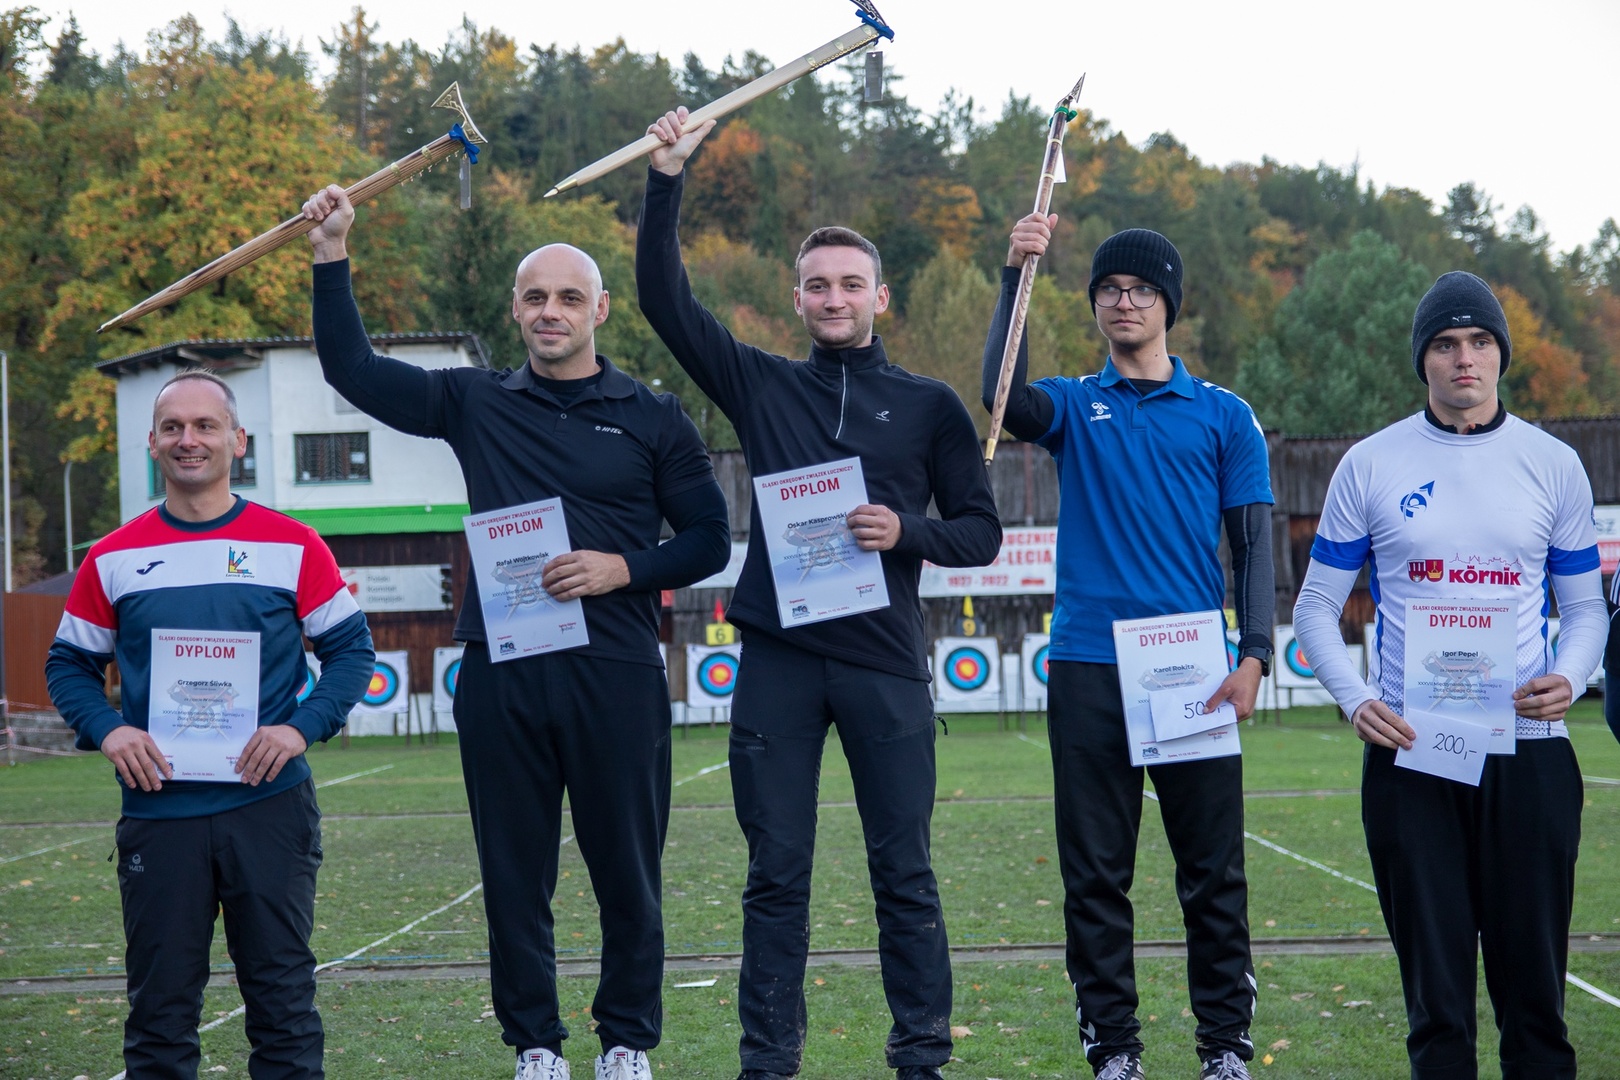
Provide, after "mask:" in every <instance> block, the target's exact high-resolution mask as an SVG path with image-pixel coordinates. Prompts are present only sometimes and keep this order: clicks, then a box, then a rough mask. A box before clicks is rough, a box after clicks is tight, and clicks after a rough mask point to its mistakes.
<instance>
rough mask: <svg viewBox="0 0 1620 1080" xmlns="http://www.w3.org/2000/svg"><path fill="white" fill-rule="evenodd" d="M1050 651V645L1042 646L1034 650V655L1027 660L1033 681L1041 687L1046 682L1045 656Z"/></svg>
mask: <svg viewBox="0 0 1620 1080" xmlns="http://www.w3.org/2000/svg"><path fill="white" fill-rule="evenodd" d="M1051 649H1052V646H1051V645H1042V646H1041V647H1040V648H1038V649H1036V650H1035V655H1034V656H1032V657H1030V658H1029V670H1030V671H1031V672H1033V673H1034V675H1035V681H1036V682H1038V683H1040V684H1041V685H1042V686H1045V685H1046V680H1047V670H1046V665H1047V656H1046V654H1047V653H1048V652H1050V651H1051Z"/></svg>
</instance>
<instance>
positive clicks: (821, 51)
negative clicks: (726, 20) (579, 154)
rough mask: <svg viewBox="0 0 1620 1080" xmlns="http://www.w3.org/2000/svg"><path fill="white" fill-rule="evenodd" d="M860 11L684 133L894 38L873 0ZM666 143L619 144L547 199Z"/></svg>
mask: <svg viewBox="0 0 1620 1080" xmlns="http://www.w3.org/2000/svg"><path fill="white" fill-rule="evenodd" d="M853 2H854V4H855V6H856V7H857V8H859V9H860V10H859V11H858V12H857V14H858V15H859V17H860V20H861V25H860V26H857V27H856V28H855V29H853V30H851V31H850V32H849V33H847V34H845V35H843V36H842V37H836V38H833V39H832V40H831V41H829V42H827V43H826V44H825V45H822V46H820V47H818V48H815V49H811V50H810V51H809V52H807V53H805V54H804V55H803V56H801V57H799V58H798V59H797V60H794V61H791V62H789V63H786V64H783V65H782V66H781V67H779V68H777V69H775V70H774V71H769V72H766V73H765V74H764V75H761V76H760V77H759V78H757V79H755V80H754V81H753V82H751V83H749V84H748V85H746V86H739V87H738V88H737V89H735V90H733V91H732V92H731V93H729V94H727V95H726V96H725V97H722V98H717V99H716V100H714V101H711V102H709V103H708V104H707V105H705V106H703V107H702V108H700V109H697V110H694V111H693V112H692V113H691V114H690V115H688V116H687V118H686V126H685V127H683V128H682V129H681V134H682V135H685V134H686V133H687V132H688V131H696V130H697V129H698V128H700V127H702V126H703V125H704V124H706V123H708V122H709V121H710V120H718V119H719V118H720V117H722V116H725V115H726V114H727V113H732V112H736V111H737V110H738V109H740V108H742V107H743V106H744V105H747V104H748V103H749V102H750V101H753V100H755V99H756V98H762V97H764V96H765V95H766V94H769V93H770V92H771V91H772V90H777V89H780V88H781V87H784V86H786V85H787V84H788V83H790V82H792V81H793V80H795V79H797V78H799V77H801V76H803V75H808V74H810V73H811V72H812V71H815V70H817V69H818V68H824V67H826V66H827V65H828V64H830V63H832V62H833V61H834V60H837V59H838V58H840V57H843V56H848V55H849V54H850V53H852V52H854V51H855V50H856V49H859V48H861V47H862V46H864V45H867V44H868V43H870V42H873V41H876V40H877V39H878V38H880V37H886V38H888V39H889V40H891V41H893V40H894V31H893V30H891V29H889V26H888V24H887V23H885V22H884V21H883V17H882V16H881V15H879V14H878V9H877V8H876V7H875V6H874V5H873V4H872V2H871V0H853ZM662 145H663V143H662V142H661V141H660V140H659V138H658V136H656V135H644V136H642V137H641V138H640V139H637V140H636V141H635V142H633V143H631V144H630V145H628V146H624V147H620V148H619V149H618V150H615V151H613V153H611V154H609V155H608V156H607V157H605V158H601V159H600V160H598V161H593V162H592V163H591V164H589V165H587V166H585V167H584V168H583V169H580V170H579V171H578V172H576V173H574V174H572V175H570V176H568V177H566V178H564V179H562V180H559V181H557V186H556V187H554V188H552V189H551V190H550V191H548V192H546V193H545V195H544V196H543V197H544V198H547V199H549V198H551V196H553V195H557V194H559V193H561V192H564V191H567V190H568V189H570V188H576V187H578V186H579V185H581V184H588V183H590V182H591V181H592V180H599V179H601V178H602V177H604V176H606V175H607V174H608V173H610V172H612V171H613V170H615V169H617V168H619V167H620V166H623V165H628V164H630V162H632V161H635V160H636V159H637V158H640V157H646V156H647V155H648V154H650V153H652V152H653V151H654V150H656V149H658V147H660V146H662Z"/></svg>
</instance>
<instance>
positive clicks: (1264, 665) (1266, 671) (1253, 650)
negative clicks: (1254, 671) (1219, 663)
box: [1238, 645, 1271, 679]
mask: <svg viewBox="0 0 1620 1080" xmlns="http://www.w3.org/2000/svg"><path fill="white" fill-rule="evenodd" d="M1251 656H1252V657H1254V658H1255V659H1256V660H1258V661H1260V677H1261V678H1262V679H1263V678H1265V677H1266V676H1267V675H1270V674H1271V650H1270V649H1268V648H1266V647H1265V646H1264V645H1250V646H1249V647H1248V648H1247V649H1241V650H1239V651H1238V663H1240V664H1241V663H1242V662H1243V661H1245V660H1247V659H1248V658H1249V657H1251Z"/></svg>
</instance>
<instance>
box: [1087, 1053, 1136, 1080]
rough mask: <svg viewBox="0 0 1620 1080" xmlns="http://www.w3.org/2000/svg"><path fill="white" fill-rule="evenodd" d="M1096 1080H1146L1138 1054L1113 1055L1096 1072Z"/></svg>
mask: <svg viewBox="0 0 1620 1080" xmlns="http://www.w3.org/2000/svg"><path fill="white" fill-rule="evenodd" d="M1097 1080H1147V1073H1145V1072H1143V1071H1142V1056H1141V1055H1140V1054H1115V1055H1114V1056H1113V1057H1111V1058H1109V1059H1108V1060H1107V1061H1105V1062H1103V1063H1102V1068H1100V1069H1098V1070H1097Z"/></svg>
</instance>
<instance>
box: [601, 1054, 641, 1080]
mask: <svg viewBox="0 0 1620 1080" xmlns="http://www.w3.org/2000/svg"><path fill="white" fill-rule="evenodd" d="M596 1080H652V1066H651V1065H649V1064H648V1063H647V1052H646V1051H645V1050H630V1049H627V1048H626V1047H623V1046H615V1047H613V1049H611V1050H609V1051H608V1052H607V1053H605V1054H603V1055H602V1056H601V1057H599V1058H597V1059H596Z"/></svg>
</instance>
